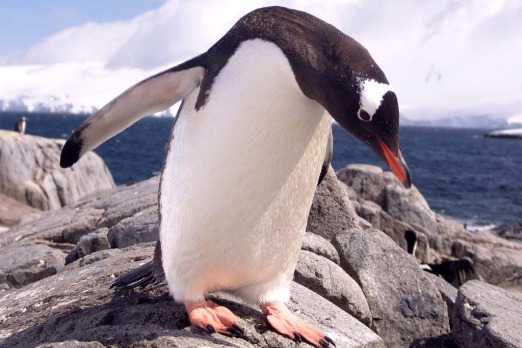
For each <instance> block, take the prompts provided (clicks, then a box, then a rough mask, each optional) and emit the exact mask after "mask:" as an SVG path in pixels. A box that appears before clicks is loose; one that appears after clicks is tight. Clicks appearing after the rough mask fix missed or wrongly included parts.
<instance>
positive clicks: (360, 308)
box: [294, 250, 372, 326]
mask: <svg viewBox="0 0 522 348" xmlns="http://www.w3.org/2000/svg"><path fill="white" fill-rule="evenodd" d="M294 280H295V281H296V282H297V283H299V284H301V285H303V286H305V287H306V288H308V289H310V290H312V291H314V292H315V293H317V294H319V295H321V296H323V297H324V298H325V299H327V300H329V301H330V302H332V303H334V304H336V305H337V306H339V308H341V309H343V310H344V311H346V312H347V313H350V314H351V315H352V316H354V317H355V318H357V320H359V321H360V322H361V323H363V324H364V325H366V326H370V325H371V322H372V315H371V313H370V308H369V307H368V302H366V299H365V298H364V294H363V291H362V290H361V288H360V287H359V285H358V284H357V283H356V282H355V280H353V279H352V278H351V277H350V276H349V275H348V274H346V272H345V271H343V269H342V268H341V267H339V266H338V265H336V264H335V263H333V262H332V261H330V260H327V259H325V258H324V257H321V256H318V255H316V254H314V253H311V252H309V251H305V250H302V251H301V253H300V255H299V260H298V262H297V268H296V270H295V273H294Z"/></svg>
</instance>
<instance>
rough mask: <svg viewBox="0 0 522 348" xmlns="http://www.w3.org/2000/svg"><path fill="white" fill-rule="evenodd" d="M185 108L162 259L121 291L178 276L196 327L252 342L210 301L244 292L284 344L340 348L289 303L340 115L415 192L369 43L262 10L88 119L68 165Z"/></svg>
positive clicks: (170, 176) (176, 290)
mask: <svg viewBox="0 0 522 348" xmlns="http://www.w3.org/2000/svg"><path fill="white" fill-rule="evenodd" d="M180 100H182V101H183V102H182V104H181V106H180V110H179V111H178V116H177V120H176V123H175V126H174V127H173V130H172V135H171V138H170V143H169V145H168V148H167V154H166V158H165V162H164V167H163V171H162V175H161V182H160V193H159V210H160V236H159V241H158V244H157V246H156V252H155V256H154V259H153V260H152V261H151V262H149V263H148V264H146V265H144V266H142V267H140V268H138V269H137V270H135V271H133V272H131V273H129V274H127V275H125V276H123V277H122V278H120V279H119V280H118V281H116V283H115V285H116V286H127V287H134V286H139V285H147V284H151V283H155V282H158V281H161V280H162V279H166V281H167V283H168V288H169V292H170V294H171V295H172V296H173V297H174V298H175V299H176V300H177V301H180V302H183V303H184V304H185V308H186V309H187V312H188V315H189V318H190V322H191V323H192V325H194V326H197V327H200V328H202V329H204V330H207V331H209V332H219V333H222V334H226V335H230V334H237V335H240V334H242V330H241V328H240V327H239V326H238V325H237V317H236V316H235V315H234V314H233V313H232V312H231V311H230V310H229V309H227V308H226V307H223V306H220V305H217V304H216V303H214V302H212V301H210V300H208V299H207V295H208V294H209V293H211V292H214V291H218V290H227V291H231V292H234V293H235V294H236V295H238V296H240V297H241V298H243V299H245V300H247V301H249V302H251V303H255V304H257V305H259V306H260V307H261V310H262V311H263V313H264V314H265V315H266V316H267V319H268V322H269V323H270V325H271V326H272V327H273V328H274V329H275V330H276V331H278V332H279V333H280V334H283V335H286V336H288V337H290V338H292V339H294V340H295V341H297V342H300V341H301V340H304V341H307V342H309V343H310V344H312V345H314V346H316V347H326V346H328V345H329V343H333V341H332V340H331V339H330V338H329V337H327V336H325V334H324V333H323V332H321V331H320V330H318V329H316V328H314V327H312V326H311V325H309V324H307V323H305V322H304V321H302V320H301V319H299V318H298V317H297V316H295V315H294V314H292V313H291V312H290V311H289V310H288V309H287V307H286V305H285V302H287V301H288V300H289V296H290V285H291V282H292V277H293V273H294V269H295V267H296V263H297V258H298V255H299V250H300V246H301V241H302V238H303V236H304V232H305V228H306V223H307V216H308V213H309V210H310V207H311V204H312V198H313V196H314V192H315V189H316V185H317V183H318V182H319V181H320V178H321V176H322V174H323V175H324V173H325V168H326V167H327V166H328V165H329V162H330V159H331V152H330V150H331V146H328V144H330V145H331V139H329V138H330V135H331V123H332V117H333V119H334V120H336V121H337V122H338V123H339V124H340V125H341V126H342V127H343V128H345V129H346V130H348V131H350V132H351V133H352V134H353V135H355V136H356V137H358V138H359V139H361V140H362V141H363V142H364V143H365V144H367V145H368V146H369V147H370V148H371V149H372V150H373V151H374V152H375V153H376V154H377V155H378V156H380V157H381V158H383V159H384V160H385V161H386V162H387V163H388V165H389V166H390V168H391V169H392V171H393V172H394V173H395V175H396V176H397V177H398V178H399V180H400V181H401V182H402V183H403V184H404V185H405V186H406V187H409V186H410V175H409V172H408V168H407V166H406V164H405V161H404V159H403V157H402V155H401V152H400V149H399V140H398V129H399V107H398V103H397V98H396V96H395V93H394V92H393V90H392V88H391V87H390V85H389V84H388V80H387V79H386V76H385V75H384V73H383V72H382V71H381V69H380V68H379V67H378V66H377V63H375V61H374V60H373V59H372V57H371V56H370V54H369V53H368V51H367V50H366V49H365V48H364V47H363V46H361V45H360V44H359V43H358V42H356V41H355V40H353V39H352V38H350V37H348V36H347V35H345V34H343V33H342V32H341V31H339V30H338V29H336V28H335V27H333V26H331V25H330V24H328V23H325V22H324V21H322V20H320V19H318V18H316V17H314V16H312V15H309V14H307V13H304V12H300V11H295V10H291V9H286V8H282V7H267V8H261V9H258V10H255V11H253V12H250V13H249V14H247V15H246V16H244V17H243V18H241V19H240V20H239V21H238V22H237V23H236V24H235V25H234V26H233V27H232V28H231V29H230V30H229V31H228V32H227V33H226V34H225V36H223V37H222V38H221V39H220V40H219V41H218V42H217V43H216V44H214V45H213V46H212V47H211V48H210V49H209V50H208V51H207V52H205V53H203V54H201V55H199V56H197V57H195V58H192V59H190V60H188V61H186V62H184V63H182V64H180V65H178V66H175V67H173V68H171V69H169V70H166V71H164V72H162V73H159V74H157V75H155V76H152V77H150V78H148V79H146V80H144V81H142V82H140V83H138V84H137V85H135V86H133V87H131V88H129V89H128V90H126V91H125V92H123V94H121V95H120V96H118V97H116V98H115V99H114V100H113V101H111V102H110V103H109V104H107V105H106V106H105V107H103V108H102V109H101V110H99V111H98V112H96V113H95V114H93V115H92V116H91V117H89V118H88V119H87V120H86V121H84V122H83V123H82V124H81V125H80V126H79V127H78V128H77V129H76V130H75V131H74V132H73V133H72V134H71V136H70V137H69V139H68V140H67V142H66V144H65V146H64V148H63V150H62V155H61V160H60V164H61V166H62V167H70V166H71V165H73V164H74V163H76V162H77V161H78V160H79V158H80V157H81V156H82V155H84V154H85V153H86V152H87V151H89V150H91V149H93V148H95V147H97V146H98V145H100V144H101V143H103V142H104V141H105V140H107V139H108V138H110V137H112V136H114V135H115V134H117V133H119V132H121V131H122V130H123V129H125V128H127V127H128V126H130V125H131V124H132V123H134V122H135V121H137V120H139V119H141V118H142V117H144V116H146V115H149V114H151V113H154V112H158V111H160V110H164V109H166V108H168V107H170V106H171V105H173V104H174V103H176V102H178V101H180ZM329 149H330V150H329Z"/></svg>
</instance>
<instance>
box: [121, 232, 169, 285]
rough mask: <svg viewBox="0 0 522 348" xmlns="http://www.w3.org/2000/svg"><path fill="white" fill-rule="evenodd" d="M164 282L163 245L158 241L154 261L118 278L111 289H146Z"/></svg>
mask: <svg viewBox="0 0 522 348" xmlns="http://www.w3.org/2000/svg"><path fill="white" fill-rule="evenodd" d="M164 281H165V272H164V271H163V267H162V261H161V243H160V241H158V242H157V243H156V247H155V249H154V257H153V258H152V260H150V261H149V262H147V263H146V264H143V265H141V266H140V267H138V268H136V269H133V270H132V271H130V272H128V273H125V274H124V275H122V276H120V277H118V279H116V280H115V281H114V283H112V284H111V289H112V288H114V287H117V288H124V289H133V288H138V287H140V288H144V287H147V286H153V285H157V284H160V283H163V282H164Z"/></svg>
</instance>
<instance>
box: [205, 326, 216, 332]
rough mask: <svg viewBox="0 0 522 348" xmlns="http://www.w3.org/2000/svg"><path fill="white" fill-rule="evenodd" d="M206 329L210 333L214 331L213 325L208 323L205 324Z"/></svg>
mask: <svg viewBox="0 0 522 348" xmlns="http://www.w3.org/2000/svg"><path fill="white" fill-rule="evenodd" d="M207 331H208V332H210V333H211V334H213V333H216V329H214V327H213V326H212V325H210V324H207Z"/></svg>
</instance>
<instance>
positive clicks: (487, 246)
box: [452, 232, 522, 287]
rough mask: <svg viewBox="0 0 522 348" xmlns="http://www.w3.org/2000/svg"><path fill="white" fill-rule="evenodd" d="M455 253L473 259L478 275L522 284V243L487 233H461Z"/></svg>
mask: <svg viewBox="0 0 522 348" xmlns="http://www.w3.org/2000/svg"><path fill="white" fill-rule="evenodd" d="M458 237H460V238H465V239H457V240H455V242H454V243H453V247H452V249H453V250H452V251H453V256H455V257H458V258H462V257H468V258H470V259H471V260H472V261H473V264H474V266H475V271H476V273H477V274H478V278H479V279H482V280H483V281H486V282H489V283H492V284H495V285H499V286H503V287H509V286H517V285H522V244H520V243H517V242H512V241H507V240H504V239H503V238H500V237H497V236H495V235H493V234H490V233H487V232H475V233H473V234H471V233H469V234H459V235H458Z"/></svg>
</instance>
